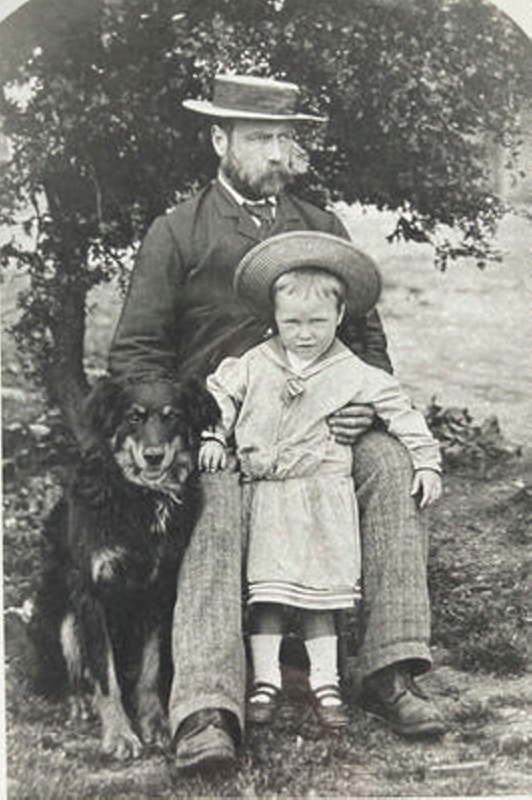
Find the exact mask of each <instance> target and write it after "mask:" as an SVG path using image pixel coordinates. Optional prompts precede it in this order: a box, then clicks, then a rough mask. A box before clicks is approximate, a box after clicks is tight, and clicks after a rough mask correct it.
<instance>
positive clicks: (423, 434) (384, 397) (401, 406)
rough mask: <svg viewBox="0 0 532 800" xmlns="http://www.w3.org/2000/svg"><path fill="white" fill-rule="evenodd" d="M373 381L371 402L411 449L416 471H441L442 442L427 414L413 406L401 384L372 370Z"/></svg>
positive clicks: (382, 373)
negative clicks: (425, 415)
mask: <svg viewBox="0 0 532 800" xmlns="http://www.w3.org/2000/svg"><path fill="white" fill-rule="evenodd" d="M369 378H370V380H369V383H370V385H371V394H372V397H371V398H369V399H368V402H370V403H371V405H372V406H373V408H374V409H375V412H376V414H377V416H378V417H379V418H380V419H381V420H382V421H383V422H384V423H385V425H386V428H387V430H388V431H389V433H391V434H392V435H393V436H396V437H397V438H398V439H399V441H400V442H402V443H403V444H404V446H405V447H406V448H407V449H408V451H409V452H410V456H411V458H412V463H413V465H414V469H432V470H435V471H436V472H441V454H440V447H439V444H438V441H437V440H436V439H435V438H434V436H433V435H432V434H431V432H430V430H429V428H428V426H427V423H426V422H425V418H424V417H423V414H421V412H420V411H417V409H415V408H414V407H413V406H412V401H411V400H410V398H409V397H408V395H407V394H406V392H404V391H403V389H402V388H401V386H400V384H399V381H397V379H396V378H394V377H393V376H392V375H388V373H386V372H384V371H383V370H377V369H371V368H370V373H369ZM367 388H368V389H369V388H370V386H368V387H367Z"/></svg>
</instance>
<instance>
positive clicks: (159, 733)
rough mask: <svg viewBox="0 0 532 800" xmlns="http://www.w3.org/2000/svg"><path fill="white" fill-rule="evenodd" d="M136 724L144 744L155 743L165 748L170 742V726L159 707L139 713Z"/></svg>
mask: <svg viewBox="0 0 532 800" xmlns="http://www.w3.org/2000/svg"><path fill="white" fill-rule="evenodd" d="M138 725H139V729H140V735H141V736H142V741H143V742H144V744H145V745H155V746H157V747H161V748H162V749H165V748H166V747H168V745H169V744H170V727H169V725H168V719H167V717H166V714H165V713H164V711H163V709H162V708H161V707H159V708H152V709H149V710H146V711H144V712H143V713H141V714H139V716H138Z"/></svg>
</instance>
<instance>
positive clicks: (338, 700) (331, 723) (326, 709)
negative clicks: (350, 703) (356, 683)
mask: <svg viewBox="0 0 532 800" xmlns="http://www.w3.org/2000/svg"><path fill="white" fill-rule="evenodd" d="M331 700H332V701H333V702H332V703H331V702H327V701H331ZM312 705H313V707H314V711H315V713H316V716H317V717H318V719H319V721H320V722H321V724H322V725H323V727H324V728H329V729H330V730H339V729H340V728H345V726H346V725H348V724H349V716H348V714H347V708H346V706H345V704H344V702H343V700H342V695H341V694H340V689H339V688H338V686H335V685H334V684H331V685H328V686H318V688H317V689H313V690H312Z"/></svg>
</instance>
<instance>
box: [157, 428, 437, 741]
mask: <svg viewBox="0 0 532 800" xmlns="http://www.w3.org/2000/svg"><path fill="white" fill-rule="evenodd" d="M353 452H354V458H353V464H354V466H353V475H354V480H355V487H356V493H357V499H358V503H359V509H360V528H361V544H362V589H363V604H364V639H363V644H362V648H361V652H360V655H359V667H360V670H361V672H362V674H370V673H372V672H374V671H376V670H378V669H381V668H383V667H385V666H387V665H389V664H392V663H394V662H396V661H402V660H410V661H411V662H412V663H413V666H414V669H415V670H416V671H418V672H422V671H424V670H425V669H428V667H429V666H430V652H429V635H430V608H429V600H428V591H427V576H426V573H427V571H426V562H427V549H428V547H427V537H426V534H425V531H424V529H423V526H422V523H421V519H420V515H419V513H418V512H417V510H416V508H415V504H414V501H413V499H412V497H411V496H410V490H411V485H412V466H411V462H410V457H409V455H408V453H407V451H406V450H405V448H404V447H403V445H402V444H400V443H399V442H398V441H397V440H395V439H393V438H392V437H391V436H389V435H388V434H386V433H383V432H380V431H371V432H369V433H367V434H365V435H364V436H363V437H361V439H360V440H359V441H358V442H357V444H356V445H355V447H354V449H353ZM202 481H203V493H204V500H203V509H202V512H201V514H200V518H199V520H198V523H197V525H196V528H195V530H194V534H193V536H192V540H191V543H190V545H189V548H188V550H187V553H186V555H185V558H184V561H183V564H182V566H181V570H180V574H179V580H178V592H177V601H176V606H175V611H174V620H173V632H172V634H173V635H172V655H173V662H174V679H173V683H172V690H171V694H170V702H169V716H170V724H171V729H172V732H175V731H176V730H177V729H178V727H179V725H180V724H181V722H182V721H183V720H184V719H186V717H188V716H189V715H190V714H192V713H194V712H196V711H200V710H201V709H205V708H222V709H226V710H227V711H230V712H232V713H233V714H235V716H236V717H237V718H238V720H239V722H240V725H241V727H242V729H243V726H244V699H245V697H244V693H245V670H246V663H245V654H244V639H243V630H242V603H241V586H242V561H243V557H244V552H245V541H244V534H243V530H244V527H245V526H243V525H242V524H241V519H242V502H241V486H240V484H239V479H238V474H237V473H235V472H222V473H216V474H214V475H204V476H203V478H202Z"/></svg>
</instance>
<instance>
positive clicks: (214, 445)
mask: <svg viewBox="0 0 532 800" xmlns="http://www.w3.org/2000/svg"><path fill="white" fill-rule="evenodd" d="M198 466H199V468H200V470H201V471H202V472H218V470H222V469H225V468H226V466H227V456H226V454H225V447H224V445H223V444H222V443H221V442H218V441H216V440H215V439H209V440H208V441H206V442H202V443H201V447H200V450H199V455H198Z"/></svg>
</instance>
